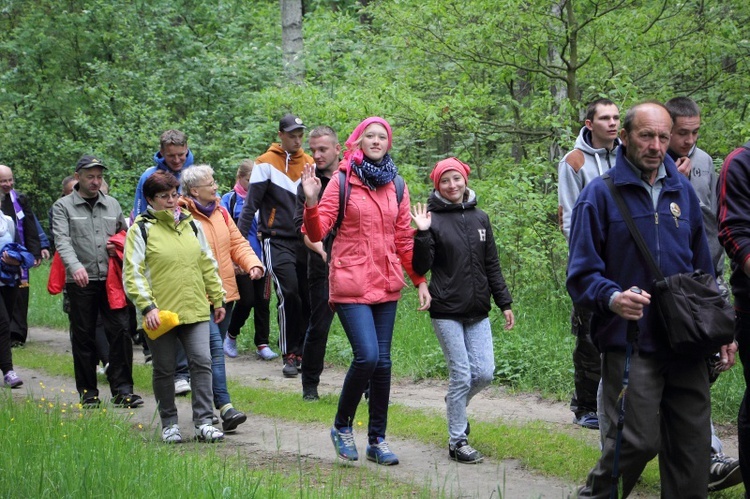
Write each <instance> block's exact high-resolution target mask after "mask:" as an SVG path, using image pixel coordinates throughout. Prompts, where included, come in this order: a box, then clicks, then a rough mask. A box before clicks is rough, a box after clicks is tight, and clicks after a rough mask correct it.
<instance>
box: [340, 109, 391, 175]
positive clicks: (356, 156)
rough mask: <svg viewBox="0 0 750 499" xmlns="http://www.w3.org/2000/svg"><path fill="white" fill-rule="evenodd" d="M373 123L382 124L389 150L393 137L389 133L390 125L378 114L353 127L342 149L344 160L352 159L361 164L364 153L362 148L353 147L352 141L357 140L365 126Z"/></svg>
mask: <svg viewBox="0 0 750 499" xmlns="http://www.w3.org/2000/svg"><path fill="white" fill-rule="evenodd" d="M373 123H378V124H379V125H383V128H385V131H386V133H388V150H389V151H390V150H391V140H392V137H393V134H392V133H391V125H389V124H388V122H387V121H385V120H384V119H383V118H380V117H379V116H371V117H369V118H367V119H366V120H364V121H363V122H362V123H360V124H359V125H357V128H355V129H354V131H353V132H352V134H351V135H350V136H349V138H348V139H346V151H344V160H349V162H351V161H353V162H355V163H357V164H358V165H361V164H362V159H363V158H364V157H365V154H364V153H363V152H362V149H359V148H356V149H355V147H356V146H355V145H354V143H355V142H357V139H359V137H360V136H361V135H362V134H363V133H364V132H365V130H366V129H367V127H368V126H370V125H372V124H373Z"/></svg>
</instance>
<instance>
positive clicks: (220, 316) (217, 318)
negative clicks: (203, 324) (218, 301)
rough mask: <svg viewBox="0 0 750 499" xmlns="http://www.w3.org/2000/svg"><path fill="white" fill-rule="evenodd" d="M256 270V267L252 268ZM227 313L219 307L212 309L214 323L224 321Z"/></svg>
mask: <svg viewBox="0 0 750 499" xmlns="http://www.w3.org/2000/svg"><path fill="white" fill-rule="evenodd" d="M253 268H257V267H253ZM226 315H227V311H226V310H225V309H224V307H219V308H215V309H214V323H216V324H219V323H220V322H221V321H223V320H224V317H226Z"/></svg>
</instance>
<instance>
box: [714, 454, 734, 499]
mask: <svg viewBox="0 0 750 499" xmlns="http://www.w3.org/2000/svg"><path fill="white" fill-rule="evenodd" d="M740 483H742V474H741V472H740V461H739V459H734V458H731V457H727V456H725V455H724V454H722V453H720V454H714V455H712V456H711V466H710V467H709V468H708V490H709V492H716V491H717V490H724V489H726V488H729V487H733V486H735V485H737V484H740Z"/></svg>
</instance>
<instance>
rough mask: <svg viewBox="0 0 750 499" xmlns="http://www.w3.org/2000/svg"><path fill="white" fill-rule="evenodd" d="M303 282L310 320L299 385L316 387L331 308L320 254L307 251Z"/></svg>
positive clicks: (326, 273)
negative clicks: (307, 297)
mask: <svg viewBox="0 0 750 499" xmlns="http://www.w3.org/2000/svg"><path fill="white" fill-rule="evenodd" d="M307 282H308V285H309V289H310V323H309V324H308V326H307V331H306V332H305V344H304V347H303V349H302V358H303V360H304V362H302V386H303V387H305V386H318V384H319V383H320V373H322V372H323V363H324V360H325V356H326V344H327V343H328V330H329V329H330V328H331V322H333V309H331V306H330V305H329V304H328V265H327V264H326V262H324V261H323V258H321V256H320V255H318V254H317V253H314V252H312V251H309V250H308V259H307Z"/></svg>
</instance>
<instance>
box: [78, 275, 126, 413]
mask: <svg viewBox="0 0 750 499" xmlns="http://www.w3.org/2000/svg"><path fill="white" fill-rule="evenodd" d="M65 289H66V291H67V293H68V298H69V299H70V314H69V315H68V317H69V318H70V335H71V338H70V340H71V346H72V350H73V370H74V371H75V378H76V390H78V393H79V394H80V396H81V398H82V399H88V398H91V397H95V396H96V397H98V396H99V389H98V388H97V380H96V364H97V361H98V354H97V350H96V321H97V317H98V316H99V314H101V318H102V321H103V322H104V331H105V333H106V335H107V341H108V342H109V369H107V381H109V387H110V390H111V392H112V395H117V394H118V393H122V394H130V393H133V343H132V342H131V340H130V335H129V334H128V310H127V308H122V309H118V310H112V309H111V308H109V302H108V300H107V291H106V289H105V282H104V281H89V283H88V285H87V286H85V287H83V288H82V287H80V286H78V285H77V284H75V283H67V284H66V285H65Z"/></svg>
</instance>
